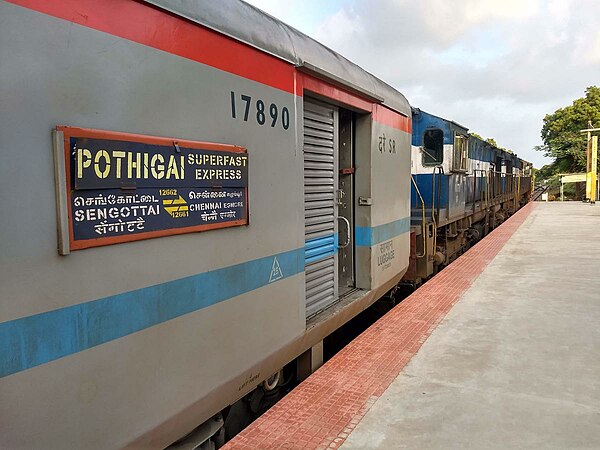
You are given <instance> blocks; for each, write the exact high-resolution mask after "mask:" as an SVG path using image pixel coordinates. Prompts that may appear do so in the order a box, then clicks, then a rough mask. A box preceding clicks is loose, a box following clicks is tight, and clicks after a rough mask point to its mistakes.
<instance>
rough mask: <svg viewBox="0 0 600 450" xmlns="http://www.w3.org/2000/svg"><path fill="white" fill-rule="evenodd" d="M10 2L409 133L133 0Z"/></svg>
mask: <svg viewBox="0 0 600 450" xmlns="http://www.w3.org/2000/svg"><path fill="white" fill-rule="evenodd" d="M8 2H9V3H13V4H15V5H19V6H22V7H24V8H28V9H31V10H34V11H37V12H40V13H43V14H47V15H49V16H52V17H57V18H59V19H63V20H67V21H69V22H73V23H76V24H78V25H82V26H85V27H88V28H92V29H94V30H98V31H102V32H104V33H108V34H111V35H113V36H118V37H121V38H123V39H127V40H130V41H133V42H137V43H138V44H142V45H146V46H148V47H152V48H155V49H157V50H161V51H164V52H167V53H170V54H173V55H176V56H180V57H183V58H186V59H189V60H192V61H196V62H199V63H201V64H206V65H208V66H211V67H214V68H216V69H219V70H223V71H226V72H229V73H232V74H234V75H238V76H241V77H243V78H246V79H249V80H253V81H257V82H259V83H262V84H265V85H267V86H270V87H273V88H276V89H279V90H282V91H284V92H288V93H291V94H296V95H298V96H302V95H303V90H304V89H306V90H309V91H312V92H315V93H317V94H320V95H323V96H325V97H328V98H331V99H334V100H337V101H339V102H340V103H343V104H346V105H350V106H353V107H355V108H358V109H361V110H364V111H366V112H371V113H373V120H375V121H377V122H380V123H382V124H385V125H388V126H390V127H393V128H397V129H399V130H402V131H405V132H407V133H411V118H410V117H406V116H403V115H401V114H399V113H397V112H395V111H393V110H391V109H389V108H387V107H385V106H383V105H379V104H374V103H372V102H371V101H370V100H366V99H364V98H361V97H360V96H358V95H356V94H353V93H350V92H348V91H346V90H344V89H342V88H339V87H336V86H333V85H331V84H329V83H327V82H325V81H322V80H319V79H317V78H314V77H311V76H310V75H307V74H302V73H300V72H298V71H297V70H296V68H295V67H294V66H293V65H292V64H290V63H288V62H285V61H283V60H281V59H279V58H276V57H274V56H272V55H269V54H267V53H264V52H262V51H260V50H258V49H256V48H253V47H251V46H249V45H247V44H244V43H242V42H239V41H236V40H235V39H233V38H230V37H227V36H225V35H222V34H220V33H218V32H216V31H214V30H211V29H208V28H205V27H203V26H201V25H199V24H196V23H193V22H190V21H188V20H186V19H183V18H180V17H177V16H176V15H173V14H171V13H168V12H166V11H163V10H161V9H159V8H157V7H154V6H151V5H148V4H143V3H141V2H138V1H134V0H110V1H108V0H104V1H97V0H46V1H44V0H8ZM266 68H268V69H266Z"/></svg>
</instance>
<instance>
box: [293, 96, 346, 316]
mask: <svg viewBox="0 0 600 450" xmlns="http://www.w3.org/2000/svg"><path fill="white" fill-rule="evenodd" d="M340 123H341V124H342V125H341V126H340ZM303 125H304V131H303V133H304V148H303V153H304V214H305V276H306V286H305V289H306V317H307V318H309V317H311V316H314V315H315V314H317V313H319V312H320V311H323V310H324V309H326V308H327V307H328V306H330V305H332V304H333V303H335V302H336V301H337V300H338V298H339V297H340V295H343V294H344V293H346V292H347V291H348V290H350V289H352V288H353V287H354V278H355V277H354V217H353V212H354V211H353V210H354V169H353V164H352V162H353V156H354V155H353V152H352V144H353V142H352V135H353V129H352V114H351V113H350V112H349V111H345V110H339V109H338V108H337V107H334V106H331V105H327V104H324V103H319V102H316V101H311V100H308V99H305V100H304V119H303Z"/></svg>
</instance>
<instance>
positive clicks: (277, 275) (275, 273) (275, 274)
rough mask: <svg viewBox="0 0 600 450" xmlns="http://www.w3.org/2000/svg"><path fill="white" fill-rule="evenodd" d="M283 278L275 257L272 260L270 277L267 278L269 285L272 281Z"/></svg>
mask: <svg viewBox="0 0 600 450" xmlns="http://www.w3.org/2000/svg"><path fill="white" fill-rule="evenodd" d="M282 278H283V272H282V271H281V266H280V265H279V261H277V256H276V257H275V258H273V267H271V276H270V277H269V283H272V282H273V281H277V280H280V279H282Z"/></svg>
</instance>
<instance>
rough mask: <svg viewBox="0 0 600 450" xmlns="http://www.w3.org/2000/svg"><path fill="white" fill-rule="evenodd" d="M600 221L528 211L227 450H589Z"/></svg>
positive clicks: (584, 213) (548, 208)
mask: <svg viewBox="0 0 600 450" xmlns="http://www.w3.org/2000/svg"><path fill="white" fill-rule="evenodd" d="M599 224H600V206H590V205H586V204H581V203H562V204H561V203H537V204H533V203H530V204H528V205H527V206H525V207H524V208H522V209H521V210H520V211H519V212H517V213H516V214H515V215H513V216H512V217H511V218H510V219H509V220H507V221H506V222H505V223H504V224H503V225H502V226H500V227H498V228H497V229H496V230H494V231H493V232H492V233H491V234H490V235H488V236H487V237H486V238H485V239H483V240H482V241H481V242H480V243H479V244H477V245H476V246H474V247H473V248H472V249H471V250H469V251H468V252H467V253H465V254H464V255H463V256H461V257H460V258H459V259H458V260H457V261H456V262H455V263H453V264H452V265H450V266H449V267H448V268H446V269H444V270H443V271H442V272H441V273H440V274H438V275H437V276H436V277H434V278H433V279H432V280H430V281H429V282H427V283H426V284H425V285H424V286H423V287H421V288H420V289H418V290H417V291H416V292H415V293H414V294H412V295H411V296H410V297H408V298H407V299H405V300H404V301H403V302H402V303H400V304H399V305H398V306H396V307H395V308H394V309H393V310H392V311H390V312H389V313H388V314H387V315H385V316H384V317H383V318H382V319H380V320H379V321H378V322H376V323H375V324H374V325H373V326H371V327H370V328H369V329H368V330H366V331H365V332H364V333H363V334H361V335H360V336H359V337H358V338H356V339H355V340H354V341H352V342H351V343H350V344H349V345H348V346H347V347H345V348H344V349H343V350H342V351H341V352H339V353H338V354H337V355H335V356H334V357H333V358H332V359H331V360H329V361H328V362H327V363H326V364H325V365H324V366H323V367H321V368H320V369H319V370H318V371H317V372H315V373H314V374H313V375H311V376H310V377H309V378H308V379H306V380H305V381H304V382H303V383H302V384H301V385H300V386H298V387H297V388H296V389H295V390H294V391H292V392H291V393H290V394H288V395H287V396H286V397H285V398H284V399H283V400H281V401H280V402H279V403H278V404H277V405H275V406H274V407H273V408H271V409H270V410H269V411H268V412H267V413H265V414H264V415H263V416H261V417H260V418H259V419H258V420H257V421H255V422H254V423H253V424H252V425H250V426H249V427H248V428H247V429H246V430H244V431H243V432H242V433H240V434H239V435H238V436H237V437H236V438H235V439H233V440H232V441H230V442H229V443H228V444H227V445H226V448H227V449H228V450H235V449H268V448H290V449H301V448H307V449H331V448H342V449H344V450H352V449H393V448H418V449H424V448H427V449H442V448H443V449H446V448H473V449H483V448H599V447H600V357H599V355H600V353H599V350H598V349H599V348H600V326H598V323H599V322H600V280H599V277H598V266H599V264H600V241H598V239H597V230H598V226H599Z"/></svg>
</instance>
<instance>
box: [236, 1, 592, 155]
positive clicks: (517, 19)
mask: <svg viewBox="0 0 600 450" xmlns="http://www.w3.org/2000/svg"><path fill="white" fill-rule="evenodd" d="M247 1H248V0H247ZM248 2H249V3H251V4H253V5H255V6H256V7H258V8H260V9H262V10H263V11H266V12H267V13H269V14H271V15H272V16H275V17H277V18H278V19H280V20H282V21H284V22H286V23H288V24H289V25H291V26H293V27H295V28H297V29H298V30H300V31H302V32H303V33H305V34H307V35H309V36H311V37H313V38H315V39H316V40H318V41H319V42H321V43H323V44H325V45H326V46H328V47H330V48H332V49H333V50H335V51H337V52H338V53H340V54H342V55H343V56H345V57H346V58H348V59H350V60H351V61H353V62H354V63H356V64H358V65H359V66H361V67H362V68H364V69H365V70H367V71H369V72H371V73H372V74H374V75H376V76H377V77H379V78H381V79H382V80H384V81H385V82H387V83H388V84H390V85H392V86H393V87H395V88H396V89H397V90H399V91H400V92H402V93H403V94H404V95H405V96H406V97H407V98H408V100H409V102H410V104H411V105H412V106H414V107H418V108H421V109H422V110H424V111H427V112H430V113H432V114H435V115H438V116H441V117H444V118H448V119H451V120H454V121H455V122H458V123H460V124H462V125H464V126H466V127H467V128H469V130H470V131H471V132H475V133H478V134H480V135H482V136H483V137H485V138H488V137H492V138H494V139H495V140H496V142H497V143H498V145H499V146H501V147H506V148H509V149H511V150H513V151H515V152H516V153H517V154H518V155H519V156H520V157H521V158H523V159H526V160H528V161H531V162H533V163H534V166H536V167H541V166H542V165H544V164H547V163H549V162H551V160H550V159H548V158H545V157H544V156H543V153H542V152H539V151H535V150H534V147H535V146H537V145H541V144H542V141H541V137H540V131H541V129H542V124H543V122H542V121H543V118H544V116H545V115H546V114H551V113H553V112H554V111H556V110H557V109H558V108H561V107H564V106H567V105H570V104H571V103H572V102H573V100H575V99H576V98H579V97H583V96H584V95H585V88H586V87H588V86H592V85H595V86H600V0H460V1H448V0H320V1H319V0H249V1H248Z"/></svg>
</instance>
